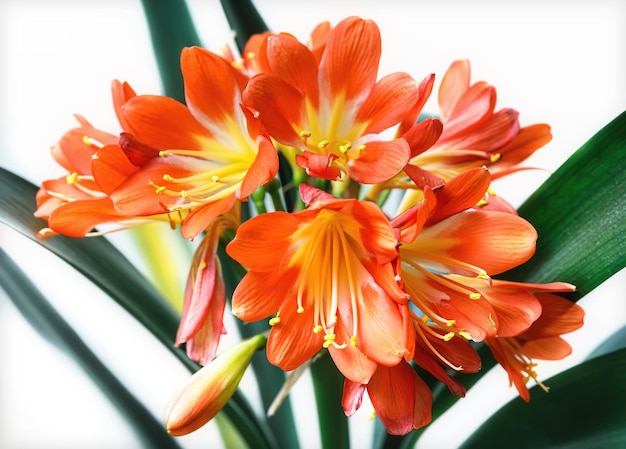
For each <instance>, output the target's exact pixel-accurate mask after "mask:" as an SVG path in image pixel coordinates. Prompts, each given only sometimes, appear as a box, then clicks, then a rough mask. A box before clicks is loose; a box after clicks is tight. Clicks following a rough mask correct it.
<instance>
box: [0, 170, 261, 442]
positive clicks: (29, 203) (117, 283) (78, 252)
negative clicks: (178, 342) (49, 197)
mask: <svg viewBox="0 0 626 449" xmlns="http://www.w3.org/2000/svg"><path fill="white" fill-rule="evenodd" d="M0 185H2V187H3V194H2V195H0V221H1V222H3V223H5V224H6V225H7V226H9V227H11V228H13V229H14V230H16V231H17V232H20V233H21V234H23V235H24V236H26V237H28V238H30V239H31V240H33V241H35V242H37V243H39V244H40V245H41V246H42V247H44V248H46V249H48V250H50V251H51V252H52V253H54V254H56V255H57V256H59V257H60V258H61V259H63V260H64V261H65V262H67V263H68V264H69V265H71V266H72V267H74V268H75V269H76V270H77V271H78V272H79V273H81V274H83V275H84V276H85V277H87V278H88V279H90V280H91V281H92V282H93V283H94V284H95V285H96V286H98V287H99V288H100V289H102V290H103V291H104V292H105V293H106V294H108V295H109V296H110V297H111V298H112V299H113V300H114V301H115V302H117V303H118V304H119V305H120V306H121V307H122V308H124V309H125V310H126V311H128V312H129V313H130V314H131V315H132V316H133V317H134V318H136V319H137V320H138V321H139V322H140V323H141V324H142V325H143V326H144V327H145V328H146V330H148V331H149V332H150V333H152V335H154V336H155V337H156V338H157V339H158V340H159V341H160V342H161V343H162V344H163V345H164V346H165V347H166V348H167V349H168V350H169V351H171V352H172V353H173V354H174V356H176V358H178V360H179V361H180V362H181V363H182V364H183V365H185V366H186V367H187V368H188V369H189V370H190V371H191V372H195V371H197V370H198V368H199V366H198V364H196V363H195V362H193V361H192V360H190V359H189V358H188V357H187V355H186V354H185V351H184V350H183V349H181V348H176V347H174V345H173V344H172V343H173V341H174V337H175V335H176V330H177V328H178V320H179V316H178V315H177V314H176V313H175V312H174V310H173V309H172V308H171V307H170V305H169V304H168V303H167V302H166V301H165V300H164V299H163V298H162V297H161V295H159V294H158V292H157V291H156V290H155V288H154V287H153V286H152V285H151V284H150V283H149V282H148V281H147V280H146V279H145V278H144V277H143V275H142V274H141V273H140V272H139V271H137V269H136V268H135V266H134V265H132V264H131V263H130V262H129V261H128V259H126V257H125V256H124V255H123V254H122V253H120V252H119V251H118V250H117V249H116V248H115V247H114V246H113V245H112V244H111V243H109V241H108V240H106V239H105V238H103V237H89V238H83V239H73V238H68V237H64V236H60V235H59V236H54V237H50V238H47V239H40V238H38V237H37V232H38V231H39V230H40V229H41V228H43V227H45V226H46V224H47V223H46V222H45V221H43V220H41V219H38V218H35V217H34V216H33V212H34V211H35V209H36V208H37V205H36V202H35V194H36V192H37V187H36V186H34V185H33V184H31V183H30V182H28V181H26V180H24V179H22V178H20V177H19V176H17V175H15V174H13V173H11V172H9V171H7V170H5V169H3V168H0ZM223 412H224V413H225V414H226V415H227V416H228V418H229V419H231V420H232V422H233V424H234V425H235V426H236V427H237V429H238V430H239V431H240V432H241V434H242V436H243V437H244V438H245V439H246V441H247V442H249V443H250V442H253V443H254V444H256V445H261V446H262V447H273V445H272V444H270V442H269V441H271V436H270V435H269V434H268V432H267V430H266V428H265V427H264V426H263V425H262V424H261V423H259V421H258V420H257V419H256V417H255V413H254V411H253V410H252V408H251V407H250V405H249V404H248V403H247V401H246V399H245V398H244V397H243V396H241V395H240V394H235V396H233V399H232V400H231V401H229V402H228V404H227V405H226V407H224V409H223Z"/></svg>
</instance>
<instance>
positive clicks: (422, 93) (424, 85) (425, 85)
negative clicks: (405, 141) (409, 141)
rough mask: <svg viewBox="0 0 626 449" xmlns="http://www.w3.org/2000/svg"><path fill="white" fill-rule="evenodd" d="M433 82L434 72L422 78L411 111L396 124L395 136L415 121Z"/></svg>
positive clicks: (407, 128)
mask: <svg viewBox="0 0 626 449" xmlns="http://www.w3.org/2000/svg"><path fill="white" fill-rule="evenodd" d="M434 84H435V74H434V73H431V74H430V75H428V76H427V77H426V78H424V79H423V80H422V82H421V83H420V85H419V87H418V98H417V101H416V102H415V104H414V105H413V108H412V109H411V111H410V112H409V113H408V114H407V115H406V117H405V118H404V120H403V121H402V123H400V126H398V131H397V133H396V137H402V136H403V135H404V134H405V133H406V132H407V131H408V130H409V129H410V128H411V127H413V125H415V122H417V120H418V118H419V116H420V113H421V112H422V109H423V108H424V104H425V103H426V101H427V100H428V98H429V97H430V94H431V92H432V90H433V85H434Z"/></svg>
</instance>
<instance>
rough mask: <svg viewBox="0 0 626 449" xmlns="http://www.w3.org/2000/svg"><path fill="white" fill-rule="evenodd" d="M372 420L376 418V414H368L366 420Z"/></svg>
mask: <svg viewBox="0 0 626 449" xmlns="http://www.w3.org/2000/svg"><path fill="white" fill-rule="evenodd" d="M374 418H376V412H372V413H370V416H369V418H367V419H369V420H370V421H372V420H373V419H374Z"/></svg>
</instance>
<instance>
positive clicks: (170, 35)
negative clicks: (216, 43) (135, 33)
mask: <svg viewBox="0 0 626 449" xmlns="http://www.w3.org/2000/svg"><path fill="white" fill-rule="evenodd" d="M141 4H142V5H143V9H144V13H145V15H146V20H147V21H148V28H149V30H150V38H151V39H152V48H153V49H154V55H155V56H156V60H157V66H158V67H159V72H160V74H161V81H162V82H163V88H164V90H165V95H167V96H169V97H172V98H175V99H176V100H178V101H180V102H183V103H184V102H185V89H184V87H183V78H182V74H181V71H180V52H181V50H182V49H183V48H184V47H188V46H194V45H200V38H199V37H198V33H197V32H196V29H195V26H194V24H193V20H192V18H191V15H190V14H189V8H188V7H187V4H186V3H185V1H184V0H141Z"/></svg>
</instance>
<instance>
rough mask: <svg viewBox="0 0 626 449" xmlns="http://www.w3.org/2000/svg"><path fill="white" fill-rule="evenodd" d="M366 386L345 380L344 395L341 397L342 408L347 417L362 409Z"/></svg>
mask: <svg viewBox="0 0 626 449" xmlns="http://www.w3.org/2000/svg"><path fill="white" fill-rule="evenodd" d="M365 387H366V385H364V384H361V383H358V382H352V381H351V380H349V379H345V380H344V382H343V394H342V396H341V406H342V407H343V411H344V413H345V414H346V416H352V415H354V414H355V413H356V411H357V410H358V409H359V408H361V402H362V401H363V393H365Z"/></svg>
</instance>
